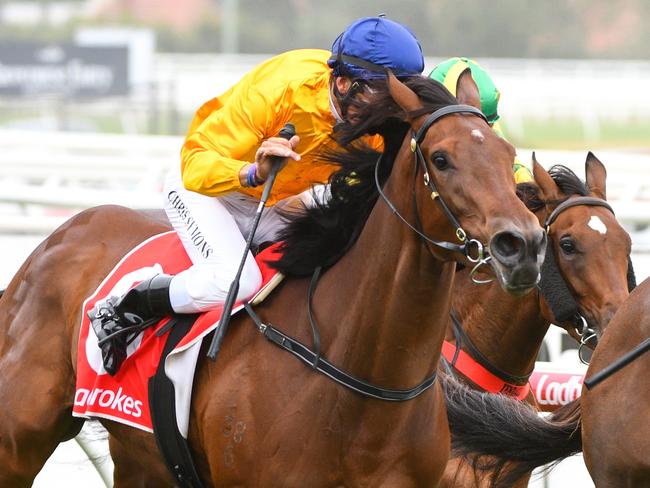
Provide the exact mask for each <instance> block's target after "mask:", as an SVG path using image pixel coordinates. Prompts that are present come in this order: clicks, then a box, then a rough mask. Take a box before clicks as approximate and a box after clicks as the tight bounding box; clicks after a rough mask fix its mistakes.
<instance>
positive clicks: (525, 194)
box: [517, 164, 590, 212]
mask: <svg viewBox="0 0 650 488" xmlns="http://www.w3.org/2000/svg"><path fill="white" fill-rule="evenodd" d="M548 173H549V175H550V176H551V178H553V181H554V182H555V184H556V185H557V186H558V188H559V189H560V191H561V192H562V194H563V195H564V198H562V199H561V200H558V201H552V202H551V201H548V202H547V201H544V200H543V199H542V197H541V195H540V193H539V187H538V186H537V185H536V184H535V183H533V182H525V183H519V184H518V185H517V196H518V197H519V199H520V200H521V201H522V202H524V204H525V205H526V207H527V208H528V210H530V211H531V212H537V211H539V210H542V209H543V208H544V206H545V205H546V204H555V205H557V204H560V203H561V202H563V201H564V200H566V199H567V198H569V197H570V196H571V195H582V196H587V195H589V194H590V191H589V187H588V186H587V184H586V183H585V182H584V181H582V180H581V179H580V178H579V177H578V176H577V175H576V174H575V173H574V172H573V171H571V170H570V169H569V168H567V167H566V166H563V165H561V164H556V165H554V166H552V167H551V169H549V170H548Z"/></svg>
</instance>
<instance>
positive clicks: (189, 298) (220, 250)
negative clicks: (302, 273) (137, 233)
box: [163, 170, 326, 313]
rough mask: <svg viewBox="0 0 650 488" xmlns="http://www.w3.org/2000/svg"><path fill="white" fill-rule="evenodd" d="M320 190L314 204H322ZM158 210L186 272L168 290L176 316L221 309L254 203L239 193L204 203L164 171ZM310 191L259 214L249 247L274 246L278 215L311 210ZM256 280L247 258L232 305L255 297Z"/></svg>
mask: <svg viewBox="0 0 650 488" xmlns="http://www.w3.org/2000/svg"><path fill="white" fill-rule="evenodd" d="M323 188H324V187H322V188H321V191H320V195H321V196H320V197H318V198H319V199H320V198H325V196H324V195H325V191H326V190H323ZM163 194H164V209H165V212H166V213H167V217H168V218H169V221H170V222H171V224H172V226H173V227H174V229H175V230H176V232H177V233H178V235H179V237H180V239H181V242H182V243H183V246H184V247H185V250H186V251H187V254H188V255H189V257H190V259H191V260H192V263H193V264H192V266H191V267H190V268H188V269H187V270H185V271H182V272H181V273H179V274H177V275H176V276H174V278H173V279H172V281H171V283H170V286H169V296H170V300H171V305H172V308H173V309H174V311H175V312H178V313H196V312H204V311H207V310H210V309H213V308H215V307H216V306H218V305H221V304H223V303H224V302H225V301H226V296H227V295H228V289H229V288H230V284H231V283H232V281H233V279H234V278H235V274H236V273H237V269H238V268H239V264H240V262H241V259H242V256H243V254H244V249H245V247H246V238H247V237H248V234H249V231H250V228H251V226H252V224H253V221H254V217H255V213H256V212H257V210H258V206H259V201H258V200H257V199H255V198H253V197H250V196H248V195H244V194H242V193H239V192H232V193H228V194H226V195H223V196H219V197H209V196H205V195H201V194H199V193H195V192H192V191H189V190H186V189H185V187H184V186H183V182H182V180H181V175H180V171H179V170H172V171H170V173H169V175H168V176H167V179H166V181H165V186H164V191H163ZM313 198H314V197H313V195H312V192H311V191H307V192H304V193H302V194H300V195H297V196H295V197H291V198H287V199H286V200H281V201H280V202H278V203H276V204H275V205H274V206H272V207H268V208H265V209H264V212H263V213H262V218H261V220H260V222H259V225H258V227H257V230H256V232H255V237H254V239H253V245H259V244H261V243H263V242H267V241H273V240H276V238H277V235H278V232H279V231H280V229H281V228H282V226H283V224H284V221H283V220H282V218H281V217H280V213H279V211H280V210H283V211H287V210H291V209H292V208H293V209H299V208H301V207H302V205H313ZM261 282H262V275H261V273H260V270H259V268H258V267H257V263H256V262H255V259H254V258H253V255H252V254H251V253H250V252H249V253H248V256H247V257H246V263H245V265H244V269H243V271H242V275H241V279H240V281H239V293H238V294H237V299H245V298H249V297H250V296H251V295H252V294H253V293H255V292H256V291H257V289H258V288H259V286H260V285H261Z"/></svg>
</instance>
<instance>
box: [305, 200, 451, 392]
mask: <svg viewBox="0 0 650 488" xmlns="http://www.w3.org/2000/svg"><path fill="white" fill-rule="evenodd" d="M402 193H408V192H402ZM402 198H403V197H402ZM407 201H408V200H407ZM393 202H394V203H395V204H396V206H397V207H398V208H399V209H400V211H401V212H404V213H405V214H407V215H408V217H407V218H408V219H409V220H410V222H414V217H413V216H411V215H409V212H408V210H406V209H407V208H408V207H409V205H408V204H406V203H405V202H398V201H397V200H394V201H393ZM409 203H410V202H409ZM453 268H454V265H453V264H451V263H443V262H441V261H438V260H436V259H435V258H434V257H433V256H432V255H431V254H430V252H429V251H428V250H427V248H426V247H425V246H424V245H423V244H422V242H421V241H420V240H419V238H418V237H417V236H416V235H415V234H414V233H413V231H412V230H410V229H408V227H406V225H404V224H403V223H401V222H400V221H399V220H398V219H397V218H396V217H395V216H394V215H393V214H392V212H391V211H390V210H389V209H388V206H387V205H386V204H385V203H384V202H383V201H382V200H381V199H380V200H378V203H377V205H375V208H374V209H373V211H372V213H371V215H370V217H369V218H368V221H367V222H366V225H365V227H364V230H363V231H362V233H361V235H360V236H359V239H358V240H357V242H356V243H355V245H354V246H353V247H352V249H351V250H350V251H349V252H348V253H347V254H346V255H345V256H344V257H343V258H342V259H341V260H340V261H339V263H337V264H336V266H334V267H332V268H330V269H329V270H328V271H327V273H325V275H324V276H323V278H322V280H321V282H320V283H319V284H318V293H317V295H318V301H319V303H318V305H319V308H320V309H321V310H328V312H327V313H328V315H327V321H328V323H330V324H336V326H335V327H336V329H335V335H332V333H331V330H330V338H329V341H328V342H330V344H329V346H328V352H327V356H328V357H329V358H331V359H332V360H333V361H334V362H335V363H336V364H337V365H340V366H343V367H344V368H345V369H347V370H348V371H351V372H354V373H355V374H357V375H359V376H361V377H363V378H366V379H368V380H369V381H374V382H376V383H379V384H381V385H382V386H385V387H389V388H405V387H411V386H414V385H415V384H417V383H418V382H419V381H421V380H423V379H424V378H425V377H426V376H428V375H430V374H431V373H432V372H433V371H434V370H435V366H436V364H437V361H438V359H439V355H440V349H441V345H442V341H443V339H444V332H445V325H446V318H447V316H448V314H449V310H450V305H451V285H452V282H453ZM324 335H325V334H324Z"/></svg>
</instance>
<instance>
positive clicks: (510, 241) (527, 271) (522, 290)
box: [489, 229, 546, 295]
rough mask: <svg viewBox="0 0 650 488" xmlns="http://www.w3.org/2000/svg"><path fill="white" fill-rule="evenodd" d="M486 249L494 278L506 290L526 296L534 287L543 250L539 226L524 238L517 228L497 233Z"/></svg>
mask: <svg viewBox="0 0 650 488" xmlns="http://www.w3.org/2000/svg"><path fill="white" fill-rule="evenodd" d="M489 248H490V255H491V256H492V261H491V262H492V265H493V267H494V268H495V271H496V273H497V277H498V278H499V281H500V282H501V285H502V286H503V288H504V289H505V290H506V291H507V292H508V293H510V294H512V295H525V294H526V293H528V292H530V291H531V290H532V289H533V288H535V286H536V285H537V283H538V282H539V278H540V269H541V265H542V263H543V261H544V255H545V253H546V233H545V232H544V231H543V230H542V229H539V230H537V229H536V230H535V231H534V232H532V233H530V235H529V236H527V237H525V236H524V235H523V234H522V233H521V232H519V231H518V230H508V231H502V232H499V233H497V234H495V235H494V236H493V237H492V239H491V240H490V246H489Z"/></svg>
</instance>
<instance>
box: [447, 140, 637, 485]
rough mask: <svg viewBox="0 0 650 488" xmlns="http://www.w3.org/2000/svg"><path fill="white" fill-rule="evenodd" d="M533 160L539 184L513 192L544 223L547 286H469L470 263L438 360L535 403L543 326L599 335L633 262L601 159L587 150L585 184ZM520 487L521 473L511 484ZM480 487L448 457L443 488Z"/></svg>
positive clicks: (486, 387)
mask: <svg viewBox="0 0 650 488" xmlns="http://www.w3.org/2000/svg"><path fill="white" fill-rule="evenodd" d="M533 165H534V175H535V181H536V182H537V185H538V186H539V188H537V187H536V186H534V185H532V184H529V183H522V184H520V185H519V186H520V194H521V196H522V198H523V200H524V201H525V202H526V204H527V206H528V207H529V208H530V209H531V210H533V211H535V213H536V215H537V217H538V218H539V221H540V224H542V225H543V226H545V227H546V228H547V231H548V239H549V241H548V245H549V249H548V250H547V254H546V260H545V264H544V266H543V267H542V285H543V288H544V287H552V289H551V290H546V289H544V290H541V291H540V290H537V291H536V292H534V293H530V294H528V295H526V296H524V297H520V298H517V297H512V296H510V295H508V294H506V293H503V291H502V290H501V289H500V287H499V286H498V284H497V283H493V282H491V283H488V284H485V285H483V286H476V284H475V283H473V282H472V279H471V268H464V269H463V270H461V271H459V272H457V273H456V281H455V283H454V294H453V319H452V320H451V321H450V325H449V326H448V328H447V341H448V342H449V343H450V345H449V346H446V349H445V352H446V354H445V356H446V357H447V358H448V359H449V362H450V363H453V364H450V371H451V372H452V374H455V375H457V376H458V377H459V378H460V379H461V380H462V381H463V382H466V383H468V384H469V385H472V386H473V387H475V388H477V389H479V390H483V391H491V392H493V393H496V392H498V391H501V392H504V393H505V394H509V395H511V396H514V397H518V398H519V399H522V400H525V401H526V402H527V403H529V404H531V405H533V406H535V407H536V408H539V406H538V405H537V404H536V401H535V397H534V394H533V392H532V391H531V390H530V389H529V388H528V380H529V378H530V375H531V373H532V371H533V368H534V366H535V360H536V357H537V354H538V352H539V349H540V347H541V345H542V340H543V338H544V336H545V334H546V332H547V330H548V328H549V326H550V324H551V323H555V324H557V325H559V326H561V327H563V328H565V329H567V330H568V331H569V332H570V333H572V334H573V335H578V336H579V335H580V334H582V329H583V323H584V324H588V330H595V331H597V332H598V334H600V333H601V332H602V331H603V330H604V329H605V327H606V326H607V324H608V322H609V320H610V318H611V317H612V315H613V314H614V312H615V311H616V310H617V309H618V307H619V306H620V305H621V304H622V303H623V302H624V301H625V299H626V298H627V296H628V288H631V287H633V286H634V282H633V280H632V272H631V268H630V273H628V267H629V262H630V261H629V253H630V246H631V241H630V237H629V235H628V234H627V232H626V231H625V229H623V227H622V226H621V225H620V224H619V223H618V222H617V220H616V218H615V216H614V214H613V212H612V211H611V210H610V209H609V207H608V205H607V203H606V200H605V199H604V197H605V192H604V190H605V176H606V173H605V169H604V166H603V165H602V163H601V162H600V161H599V160H598V159H597V158H596V157H595V156H594V155H593V154H592V153H589V154H588V155H587V159H586V163H585V174H586V184H585V183H583V182H582V181H581V180H580V179H579V178H578V177H577V176H576V175H575V174H574V173H573V172H572V171H571V170H569V169H568V168H566V167H564V166H554V167H552V168H551V169H550V171H549V172H546V170H544V168H542V167H541V165H540V164H539V163H537V161H535V159H534V156H533ZM549 260H551V261H553V262H552V263H550V262H549ZM551 266H553V267H554V268H555V269H551ZM545 273H550V274H553V275H554V276H551V277H548V276H544V274H545ZM628 274H630V276H628ZM560 291H563V292H564V294H562V293H560ZM545 296H546V297H548V300H549V302H550V304H549V303H548V302H547V300H546V299H545ZM554 312H555V314H557V315H558V317H559V320H558V317H556V315H555V314H554ZM583 319H584V320H583ZM576 328H577V331H576ZM451 344H453V345H454V347H451ZM447 351H448V352H447ZM461 351H462V352H461ZM457 354H462V355H463V356H464V357H461V359H460V362H459V363H456V362H455V361H454V356H455V357H456V361H458V356H457ZM465 355H466V356H465ZM463 372H465V374H463ZM527 483H528V477H525V478H523V479H522V480H521V481H519V482H518V483H517V486H522V487H523V486H527ZM487 484H488V481H487V480H483V481H482V482H481V481H480V480H478V479H474V473H473V472H472V471H471V469H469V468H468V466H467V465H466V464H465V463H463V462H462V459H460V458H453V459H451V460H450V461H449V463H448V464H447V469H446V470H445V476H444V478H443V483H442V485H441V486H450V487H451V486H481V485H487Z"/></svg>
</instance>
